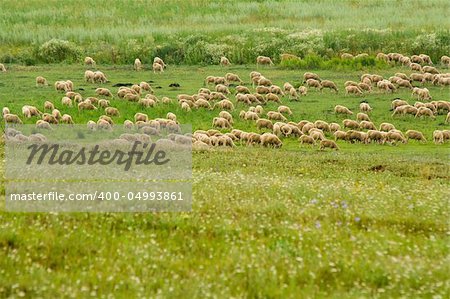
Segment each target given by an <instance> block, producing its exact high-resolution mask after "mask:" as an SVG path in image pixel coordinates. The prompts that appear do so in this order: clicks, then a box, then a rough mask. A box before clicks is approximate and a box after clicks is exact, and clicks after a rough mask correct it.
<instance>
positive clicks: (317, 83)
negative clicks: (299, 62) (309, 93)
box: [305, 79, 322, 90]
mask: <svg viewBox="0 0 450 299" xmlns="http://www.w3.org/2000/svg"><path fill="white" fill-rule="evenodd" d="M305 83H306V86H308V87H314V88H316V89H317V88H319V89H320V90H321V88H322V85H321V84H320V81H318V80H316V79H308V80H306V82H305Z"/></svg>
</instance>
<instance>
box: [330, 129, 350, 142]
mask: <svg viewBox="0 0 450 299" xmlns="http://www.w3.org/2000/svg"><path fill="white" fill-rule="evenodd" d="M333 135H334V140H347V132H345V131H341V130H337V131H336V132H334V133H333Z"/></svg>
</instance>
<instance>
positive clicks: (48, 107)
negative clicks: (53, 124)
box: [44, 101, 55, 110]
mask: <svg viewBox="0 0 450 299" xmlns="http://www.w3.org/2000/svg"><path fill="white" fill-rule="evenodd" d="M53 109H55V105H53V103H52V102H50V101H45V102H44V110H53Z"/></svg>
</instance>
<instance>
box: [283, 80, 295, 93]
mask: <svg viewBox="0 0 450 299" xmlns="http://www.w3.org/2000/svg"><path fill="white" fill-rule="evenodd" d="M293 88H294V86H293V85H292V84H291V83H289V82H285V83H284V84H283V90H284V91H285V92H288V91H290V90H291V89H293Z"/></svg>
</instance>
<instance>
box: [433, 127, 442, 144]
mask: <svg viewBox="0 0 450 299" xmlns="http://www.w3.org/2000/svg"><path fill="white" fill-rule="evenodd" d="M433 142H434V143H435V144H442V143H444V134H443V132H442V131H440V130H434V131H433Z"/></svg>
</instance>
